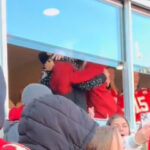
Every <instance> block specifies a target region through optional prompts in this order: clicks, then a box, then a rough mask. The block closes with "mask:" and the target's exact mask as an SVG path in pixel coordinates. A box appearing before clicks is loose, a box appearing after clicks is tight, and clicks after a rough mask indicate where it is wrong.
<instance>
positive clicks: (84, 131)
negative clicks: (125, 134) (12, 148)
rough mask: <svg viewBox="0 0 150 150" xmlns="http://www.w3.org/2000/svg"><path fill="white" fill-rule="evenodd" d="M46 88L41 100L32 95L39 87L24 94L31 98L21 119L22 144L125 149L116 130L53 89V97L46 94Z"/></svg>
mask: <svg viewBox="0 0 150 150" xmlns="http://www.w3.org/2000/svg"><path fill="white" fill-rule="evenodd" d="M31 86H32V88H31ZM42 86H43V90H41V95H40V94H39V93H38V95H39V97H38V96H37V97H36V98H35V96H33V95H32V94H31V93H35V92H34V91H36V90H37V84H34V85H33V84H30V85H28V86H27V87H26V88H25V90H24V91H23V93H22V94H23V95H24V99H26V98H25V96H27V97H28V98H27V99H28V100H29V97H30V98H31V99H30V103H29V104H28V105H26V107H24V110H23V113H22V117H21V120H20V124H19V142H20V143H22V144H24V145H26V146H28V147H29V148H30V149H32V150H113V149H112V147H113V146H115V150H122V149H121V141H120V139H121V138H120V135H119V134H118V131H117V130H116V128H114V127H99V126H98V124H97V123H96V122H95V121H94V120H92V119H90V118H89V117H88V115H87V113H86V112H85V111H84V110H83V109H81V108H80V107H78V106H77V105H75V104H74V103H73V102H72V101H70V100H69V99H67V98H65V97H63V96H59V95H53V94H52V93H51V91H50V89H49V94H44V93H43V92H42V91H44V89H45V90H46V89H47V87H46V86H44V85H42ZM39 92H40V91H39ZM108 131H109V132H108ZM110 143H112V145H111V144H110ZM116 143H117V144H116ZM116 145H117V147H116ZM108 148H109V149H108Z"/></svg>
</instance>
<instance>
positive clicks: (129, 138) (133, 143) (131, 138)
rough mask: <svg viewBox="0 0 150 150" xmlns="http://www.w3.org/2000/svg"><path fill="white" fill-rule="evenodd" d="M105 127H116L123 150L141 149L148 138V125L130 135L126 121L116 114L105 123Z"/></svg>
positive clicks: (149, 125)
mask: <svg viewBox="0 0 150 150" xmlns="http://www.w3.org/2000/svg"><path fill="white" fill-rule="evenodd" d="M106 125H108V126H115V127H117V129H118V131H119V133H120V135H121V137H122V139H123V140H124V147H125V148H126V149H125V150H139V149H141V145H142V144H144V143H145V142H148V140H149V137H150V124H147V125H145V126H143V127H142V128H141V129H139V130H138V131H137V132H136V133H131V132H130V126H129V123H128V121H127V119H126V118H125V117H124V116H121V115H118V114H116V115H113V116H112V117H111V118H110V119H109V120H108V121H107V123H106Z"/></svg>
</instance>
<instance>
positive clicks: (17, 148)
mask: <svg viewBox="0 0 150 150" xmlns="http://www.w3.org/2000/svg"><path fill="white" fill-rule="evenodd" d="M5 97H6V84H5V79H4V75H3V70H2V68H1V66H0V129H1V128H2V127H3V124H4V117H5V113H4V112H5V110H4V103H5ZM0 150H30V149H29V148H27V147H25V146H24V145H21V144H19V143H11V142H8V141H5V140H4V139H2V138H0Z"/></svg>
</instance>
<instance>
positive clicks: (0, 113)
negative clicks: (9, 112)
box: [0, 66, 6, 128]
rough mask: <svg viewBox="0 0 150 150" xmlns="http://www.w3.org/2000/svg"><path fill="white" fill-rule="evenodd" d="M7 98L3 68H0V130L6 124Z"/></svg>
mask: <svg viewBox="0 0 150 150" xmlns="http://www.w3.org/2000/svg"><path fill="white" fill-rule="evenodd" d="M5 97H6V84H5V79H4V75H3V71H2V68H1V66H0V128H2V126H3V123H4V116H5V115H4V102H5Z"/></svg>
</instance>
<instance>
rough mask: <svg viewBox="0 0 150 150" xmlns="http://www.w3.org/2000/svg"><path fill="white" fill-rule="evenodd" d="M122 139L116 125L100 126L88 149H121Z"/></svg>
mask: <svg viewBox="0 0 150 150" xmlns="http://www.w3.org/2000/svg"><path fill="white" fill-rule="evenodd" d="M120 149H121V141H120V137H119V133H118V131H117V128H116V127H111V126H103V127H98V128H97V130H96V133H95V135H94V137H93V139H92V140H91V142H90V143H89V144H88V146H87V148H86V150H120Z"/></svg>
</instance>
